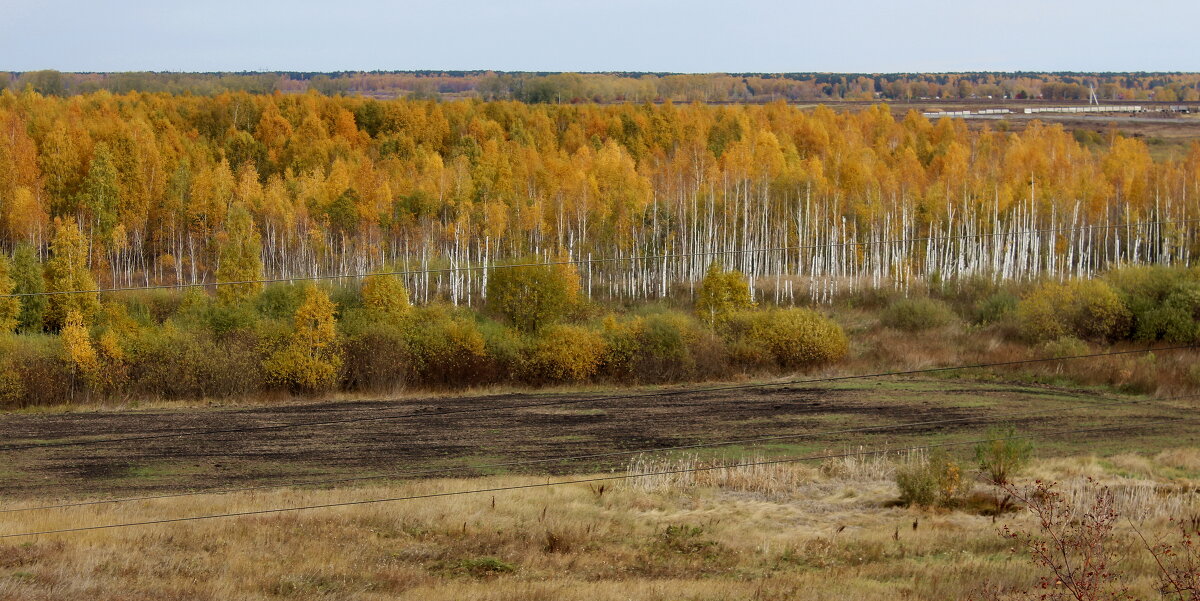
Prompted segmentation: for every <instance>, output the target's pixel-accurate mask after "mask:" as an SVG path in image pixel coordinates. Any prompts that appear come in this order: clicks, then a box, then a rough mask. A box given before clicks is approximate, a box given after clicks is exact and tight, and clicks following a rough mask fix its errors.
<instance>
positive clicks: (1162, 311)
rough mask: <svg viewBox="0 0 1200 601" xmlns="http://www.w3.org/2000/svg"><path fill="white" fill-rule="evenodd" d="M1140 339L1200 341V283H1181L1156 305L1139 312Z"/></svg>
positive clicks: (1137, 320) (1138, 333)
mask: <svg viewBox="0 0 1200 601" xmlns="http://www.w3.org/2000/svg"><path fill="white" fill-rule="evenodd" d="M1135 321H1136V323H1137V325H1136V326H1135V327H1136V333H1135V336H1136V338H1138V339H1139V340H1148V341H1149V340H1166V341H1168V342H1175V343H1184V344H1186V343H1191V342H1197V341H1200V283H1196V282H1180V283H1177V284H1176V285H1175V286H1174V287H1173V288H1172V289H1171V290H1170V291H1169V292H1168V293H1167V294H1166V296H1165V298H1163V299H1162V301H1161V302H1160V303H1158V304H1156V305H1155V306H1153V307H1150V308H1147V309H1146V310H1145V311H1143V312H1141V313H1140V314H1136V315H1135Z"/></svg>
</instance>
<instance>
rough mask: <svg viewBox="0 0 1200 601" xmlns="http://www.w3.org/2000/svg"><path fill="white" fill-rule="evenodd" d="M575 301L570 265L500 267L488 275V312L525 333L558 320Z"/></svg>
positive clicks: (575, 281)
mask: <svg viewBox="0 0 1200 601" xmlns="http://www.w3.org/2000/svg"><path fill="white" fill-rule="evenodd" d="M578 302H579V273H578V272H577V271H576V270H575V266H574V265H569V264H559V265H532V266H525V267H509V268H501V269H496V270H494V271H492V273H490V274H489V276H488V284H487V307H488V310H489V311H491V312H493V313H495V314H497V315H500V316H501V317H503V318H504V319H506V320H508V322H509V323H511V324H512V325H513V326H515V327H516V328H517V329H520V330H523V331H526V332H533V331H536V330H539V329H541V328H544V327H546V326H548V325H551V324H554V323H557V322H559V321H561V320H562V319H563V318H564V317H566V316H567V314H568V313H570V311H571V309H572V307H574V306H575V305H576V304H577V303H578Z"/></svg>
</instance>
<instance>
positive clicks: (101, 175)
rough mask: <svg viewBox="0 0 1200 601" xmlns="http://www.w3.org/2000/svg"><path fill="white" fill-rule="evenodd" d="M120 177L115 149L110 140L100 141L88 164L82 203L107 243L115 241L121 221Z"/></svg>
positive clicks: (103, 240)
mask: <svg viewBox="0 0 1200 601" xmlns="http://www.w3.org/2000/svg"><path fill="white" fill-rule="evenodd" d="M117 181H118V173H117V168H116V165H114V164H113V157H112V151H110V150H109V148H108V145H107V144H103V143H102V144H97V145H96V151H95V153H94V154H93V156H92V161H91V163H90V164H89V166H88V172H87V178H86V179H84V181H83V196H84V202H83V206H84V207H85V208H86V209H87V212H88V214H89V216H90V220H91V222H90V226H91V227H92V230H93V232H94V234H95V236H96V238H97V239H98V240H100V241H101V242H103V243H104V244H109V243H111V242H112V233H113V229H114V228H115V227H116V226H117V223H118V221H117V220H118V215H117V203H118V201H119V198H120V194H121V191H120V187H119V186H118V184H117Z"/></svg>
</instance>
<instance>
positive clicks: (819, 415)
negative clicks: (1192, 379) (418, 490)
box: [0, 380, 1197, 498]
mask: <svg viewBox="0 0 1200 601" xmlns="http://www.w3.org/2000/svg"><path fill="white" fill-rule="evenodd" d="M668 390H672V391H674V392H678V394H673V395H672V396H643V397H640V398H631V399H622V400H597V401H590V402H584V403H579V402H577V401H579V400H580V399H590V398H592V397H605V396H613V395H608V394H602V393H595V394H587V395H584V394H535V393H529V394H503V395H486V396H462V397H435V398H425V399H404V400H393V401H338V402H319V403H310V404H299V405H287V406H277V407H256V408H241V409H195V408H191V409H178V410H146V411H125V412H111V411H109V412H97V411H81V412H72V413H61V414H37V415H24V414H10V415H5V416H0V440H2V441H3V442H2V443H0V446H3V447H11V446H17V447H25V446H27V445H41V444H52V443H54V442H62V441H74V440H83V439H92V438H105V439H108V438H128V437H138V436H145V435H158V434H171V433H178V432H188V431H202V430H214V429H222V430H224V429H242V428H260V427H264V426H279V425H285V424H287V425H292V426H293V427H285V428H281V429H271V430H258V431H254V430H252V431H248V432H225V433H211V434H202V435H194V436H180V437H170V438H158V439H151V440H131V441H109V442H104V443H101V444H89V445H83V446H59V447H53V446H48V447H45V448H37V447H34V448H25V449H21V450H8V451H4V453H3V454H4V456H5V458H6V460H5V461H4V463H2V464H0V495H3V496H6V497H20V498H26V497H31V496H47V495H50V496H65V497H72V498H80V497H88V496H96V495H109V494H140V493H150V492H168V491H180V490H205V489H210V488H219V487H226V486H247V485H258V484H271V483H279V482H287V481H294V480H310V479H325V478H343V477H354V476H364V475H378V474H388V473H391V472H403V471H411V470H423V469H434V470H438V471H439V474H440V475H464V476H466V475H476V474H480V473H497V472H524V473H568V472H570V473H580V472H589V471H607V470H609V469H614V468H619V467H620V466H622V465H624V464H625V463H626V461H627V460H628V457H624V456H617V457H608V458H596V459H590V460H585V461H575V462H562V463H544V464H537V465H532V466H517V467H508V468H504V469H499V468H496V469H486V468H481V467H480V466H486V465H488V464H494V463H501V462H509V461H527V460H534V459H542V458H547V457H564V456H565V457H574V456H580V455H590V454H597V453H609V452H614V451H628V450H634V449H649V448H658V447H666V446H676V445H685V444H694V443H706V442H714V441H726V440H734V439H743V438H755V437H765V436H778V435H792V434H803V433H810V432H811V433H819V432H825V431H829V430H839V429H845V428H854V427H861V426H880V425H882V426H893V425H895V424H903V423H908V422H920V421H930V420H945V419H960V418H961V419H963V421H960V422H955V423H952V424H936V425H927V426H918V427H909V428H901V429H891V428H885V429H881V430H877V431H871V432H862V433H853V434H840V435H835V436H822V437H812V438H801V439H796V440H790V441H783V442H779V443H775V444H771V445H769V446H767V447H763V448H757V449H755V452H761V453H765V454H799V453H809V452H816V451H820V450H822V449H836V450H841V449H845V448H852V447H856V446H858V445H865V446H868V447H876V446H880V445H884V444H897V445H904V444H911V443H916V444H928V443H934V442H940V441H947V442H949V441H952V440H955V439H963V440H969V439H970V438H972V437H973V436H975V437H977V436H978V435H979V434H980V433H981V432H983V431H984V430H985V429H986V428H987V427H989V426H992V425H994V424H995V423H996V422H997V421H998V420H1000V421H1005V423H1013V420H1002V418H998V417H997V416H1002V415H1003V414H1008V413H1018V412H1030V411H1037V410H1042V409H1048V408H1055V407H1062V408H1063V409H1064V410H1067V409H1069V410H1070V411H1069V412H1062V413H1059V412H1052V413H1043V414H1041V415H1038V416H1030V417H1025V418H1023V419H1018V420H1015V425H1017V427H1018V428H1019V429H1020V430H1022V431H1026V432H1029V433H1037V432H1048V431H1052V430H1061V429H1067V428H1088V427H1106V426H1115V427H1118V428H1120V429H1118V430H1116V431H1108V432H1101V433H1088V434H1080V435H1076V436H1072V437H1069V438H1064V437H1056V438H1053V439H1049V440H1046V441H1043V442H1039V444H1040V445H1042V447H1043V448H1044V449H1045V450H1046V451H1047V452H1049V453H1057V452H1061V453H1064V454H1065V453H1078V452H1080V451H1083V452H1105V451H1111V452H1118V451H1120V450H1121V449H1122V448H1125V447H1131V446H1134V445H1135V444H1136V447H1137V448H1138V449H1139V450H1143V451H1149V450H1153V449H1155V448H1164V447H1171V446H1187V445H1194V444H1196V434H1195V433H1196V430H1197V428H1195V427H1194V426H1193V425H1191V424H1189V423H1186V422H1183V421H1180V423H1179V425H1172V424H1168V425H1166V426H1153V427H1149V428H1141V427H1139V424H1141V423H1143V422H1148V421H1157V420H1161V419H1162V418H1163V417H1167V416H1179V417H1182V416H1185V415H1187V413H1188V412H1189V411H1190V407H1188V406H1187V403H1185V402H1183V401H1180V402H1178V403H1174V404H1172V403H1166V402H1158V403H1153V404H1150V403H1146V404H1128V405H1126V404H1121V405H1111V404H1096V403H1095V401H1096V399H1097V398H1098V397H1097V395H1096V394H1095V393H1094V392H1088V391H1078V390H1075V391H1073V390H1066V389H1057V388H1048V387H1034V386H1024V385H1016V384H995V383H972V382H964V381H946V380H887V381H878V382H871V381H863V382H854V383H852V384H848V385H843V386H839V387H836V388H813V387H794V386H792V387H789V386H780V387H772V388H759V389H743V390H732V391H723V392H713V391H705V390H703V389H699V388H697V387H691V388H671V389H668ZM645 392H648V391H634V392H632V393H631V394H644V393H645ZM557 401H570V402H572V403H571V404H569V405H567V406H562V407H553V406H543V407H537V408H523V409H507V408H505V409H498V408H501V407H509V406H513V405H529V404H541V403H550V402H557ZM1081 403H1083V404H1084V409H1083V410H1080V405H1081ZM1088 403H1091V404H1090V405H1089V404H1088ZM462 410H469V411H475V410H481V411H475V412H470V413H448V412H453V411H462ZM447 413H448V414H447ZM379 418H385V419H379ZM330 420H363V421H351V422H349V423H342V424H334V425H322V426H311V425H310V426H305V425H302V424H304V423H307V422H314V421H330ZM1134 439H1136V442H1134ZM917 441H919V442H917ZM748 450H751V448H750V447H749V446H738V447H734V448H733V452H745V451H748ZM711 452H713V453H717V452H719V451H711ZM725 452H731V451H730V450H729V449H728V448H727V449H726V450H725Z"/></svg>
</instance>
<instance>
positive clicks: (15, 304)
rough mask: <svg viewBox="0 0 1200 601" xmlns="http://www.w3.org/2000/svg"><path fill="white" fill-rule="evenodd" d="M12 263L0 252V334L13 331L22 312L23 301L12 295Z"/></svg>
mask: <svg viewBox="0 0 1200 601" xmlns="http://www.w3.org/2000/svg"><path fill="white" fill-rule="evenodd" d="M13 288H14V285H13V278H12V264H11V263H10V262H9V260H8V257H7V256H6V255H4V254H3V253H0V334H4V333H7V332H11V331H13V330H15V329H16V327H17V317H18V316H19V315H20V313H21V302H20V301H19V300H18V299H17V298H15V297H11V296H5V295H8V294H12V293H13Z"/></svg>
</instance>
